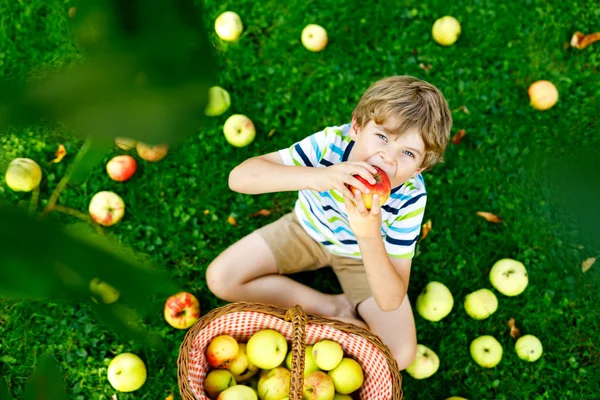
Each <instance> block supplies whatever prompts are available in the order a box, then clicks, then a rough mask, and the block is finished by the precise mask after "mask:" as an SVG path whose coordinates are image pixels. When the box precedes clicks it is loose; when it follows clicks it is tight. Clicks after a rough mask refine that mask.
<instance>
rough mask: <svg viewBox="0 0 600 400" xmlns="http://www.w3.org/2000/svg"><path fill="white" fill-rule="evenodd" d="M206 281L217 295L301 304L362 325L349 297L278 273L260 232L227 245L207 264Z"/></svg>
mask: <svg viewBox="0 0 600 400" xmlns="http://www.w3.org/2000/svg"><path fill="white" fill-rule="evenodd" d="M206 282H207V284H208V287H209V289H210V290H211V292H213V293H214V294H215V295H216V296H217V297H219V298H221V299H223V300H227V301H231V302H234V301H248V302H256V303H264V304H272V305H274V306H276V307H280V308H291V307H294V306H295V305H296V304H300V305H301V306H302V308H303V309H304V311H305V312H307V313H309V314H315V315H321V316H324V317H337V318H338V319H341V320H344V321H346V322H349V323H355V324H362V322H361V321H359V320H358V319H357V316H356V314H355V313H354V311H353V309H352V304H351V303H350V302H349V301H348V300H347V299H346V296H344V295H343V294H342V295H332V294H325V293H321V292H319V291H317V290H314V289H312V288H310V287H308V286H306V285H303V284H301V283H299V282H297V281H295V280H293V279H291V278H288V277H286V276H284V275H279V272H278V269H277V265H276V262H275V257H274V256H273V253H272V252H271V250H270V249H269V247H268V246H267V244H266V242H265V241H264V239H263V238H262V236H260V235H259V234H258V233H251V234H249V235H248V236H246V237H244V238H242V239H241V240H240V241H238V242H236V243H234V244H233V245H231V246H230V247H228V248H227V249H226V250H225V251H224V252H223V253H221V254H220V255H219V256H218V257H217V258H216V259H215V260H214V261H213V262H212V263H211V264H210V265H209V267H208V269H207V271H206Z"/></svg>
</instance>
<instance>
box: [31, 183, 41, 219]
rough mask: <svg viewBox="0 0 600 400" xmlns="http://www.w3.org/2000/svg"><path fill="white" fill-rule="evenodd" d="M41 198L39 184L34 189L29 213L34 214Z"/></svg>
mask: <svg viewBox="0 0 600 400" xmlns="http://www.w3.org/2000/svg"><path fill="white" fill-rule="evenodd" d="M39 198H40V186H39V185H38V186H37V187H36V188H35V189H33V193H32V194H31V202H30V203H29V214H30V215H31V214H33V212H34V211H35V209H36V208H37V205H38V200H39Z"/></svg>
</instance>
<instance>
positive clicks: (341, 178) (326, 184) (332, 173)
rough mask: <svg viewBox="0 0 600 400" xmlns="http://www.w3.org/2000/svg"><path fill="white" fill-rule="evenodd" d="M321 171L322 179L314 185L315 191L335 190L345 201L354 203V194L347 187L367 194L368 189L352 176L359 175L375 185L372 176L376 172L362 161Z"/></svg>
mask: <svg viewBox="0 0 600 400" xmlns="http://www.w3.org/2000/svg"><path fill="white" fill-rule="evenodd" d="M322 171H323V172H322V175H321V176H322V179H319V181H318V182H316V183H315V190H317V191H319V192H323V191H325V190H330V189H335V190H337V191H339V192H340V193H342V196H344V199H345V200H350V201H355V197H354V193H352V191H351V190H350V189H349V188H348V186H347V185H352V186H354V187H355V188H357V189H358V190H360V191H361V192H362V193H365V194H367V193H369V189H367V187H366V186H365V185H364V184H362V183H361V182H360V181H359V180H358V179H356V178H355V177H354V175H360V176H362V177H363V178H364V179H365V180H366V181H368V182H370V183H372V184H375V182H376V181H375V178H374V177H373V174H375V173H376V172H377V170H376V169H375V168H374V167H373V166H372V165H370V164H369V163H366V162H364V161H359V162H348V161H345V162H341V163H339V164H335V165H332V166H330V167H327V168H323V169H322ZM361 201H362V200H361ZM363 206H364V205H363Z"/></svg>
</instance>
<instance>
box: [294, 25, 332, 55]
mask: <svg viewBox="0 0 600 400" xmlns="http://www.w3.org/2000/svg"><path fill="white" fill-rule="evenodd" d="M300 39H301V41H302V44H303V45H304V47H306V49H307V50H310V51H313V52H317V51H321V50H323V49H324V48H325V46H327V40H328V38H327V31H326V30H325V28H323V27H322V26H320V25H317V24H309V25H306V26H305V27H304V29H302V35H301V36H300Z"/></svg>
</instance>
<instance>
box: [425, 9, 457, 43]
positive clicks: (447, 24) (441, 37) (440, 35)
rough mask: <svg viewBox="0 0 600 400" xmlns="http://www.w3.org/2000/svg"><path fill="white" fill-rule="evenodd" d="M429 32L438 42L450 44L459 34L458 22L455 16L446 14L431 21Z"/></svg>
mask: <svg viewBox="0 0 600 400" xmlns="http://www.w3.org/2000/svg"><path fill="white" fill-rule="evenodd" d="M431 33H432V35H433V39H434V40H435V41H436V42H437V43H438V44H441V45H442V46H450V45H452V44H454V42H456V40H457V39H458V36H459V35H460V23H459V22H458V21H457V19H456V18H454V17H451V16H449V15H446V16H444V17H442V18H439V19H437V20H436V21H435V22H434V23H433V28H432V29H431Z"/></svg>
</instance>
